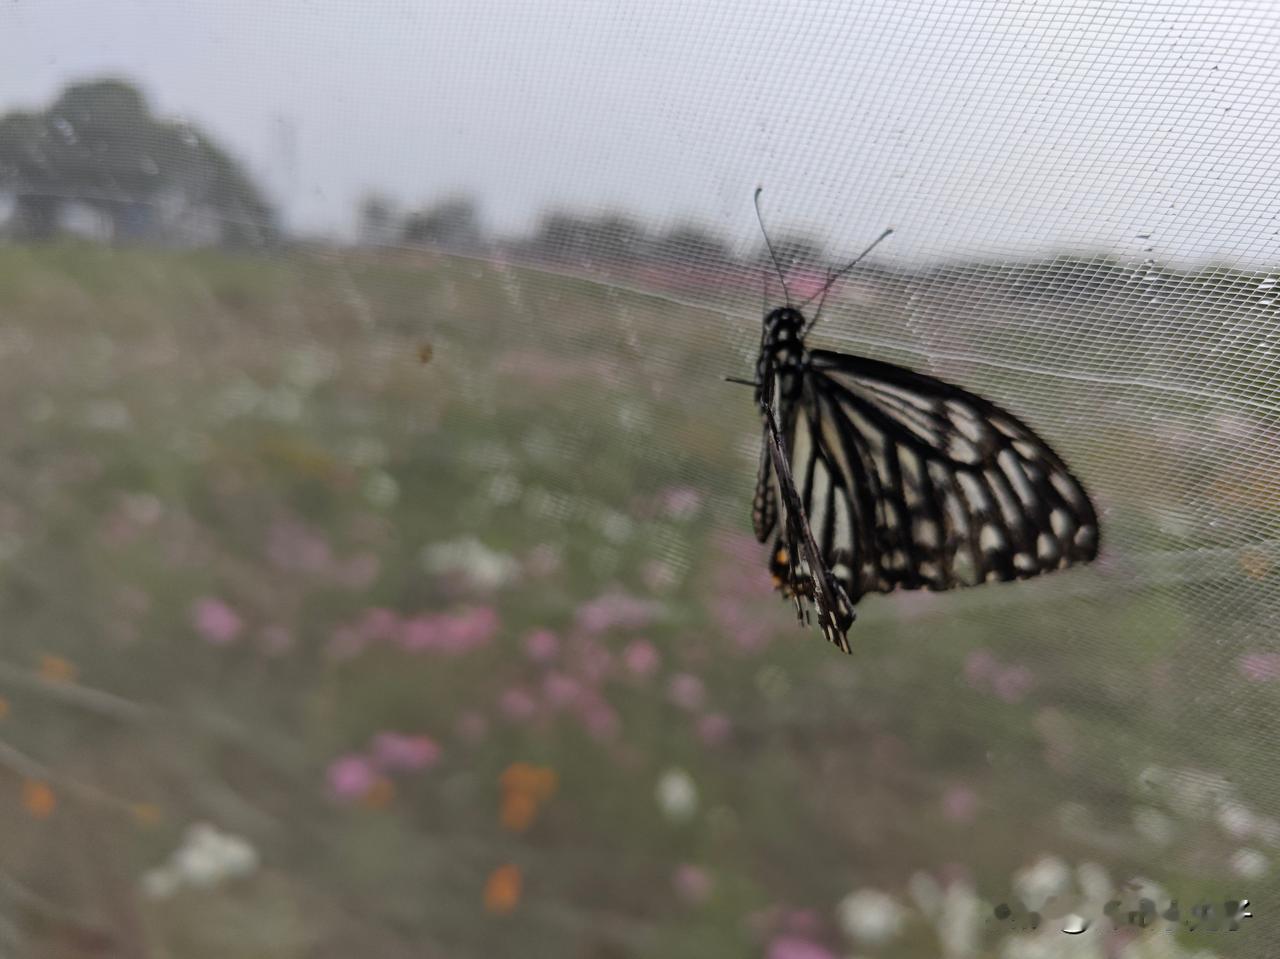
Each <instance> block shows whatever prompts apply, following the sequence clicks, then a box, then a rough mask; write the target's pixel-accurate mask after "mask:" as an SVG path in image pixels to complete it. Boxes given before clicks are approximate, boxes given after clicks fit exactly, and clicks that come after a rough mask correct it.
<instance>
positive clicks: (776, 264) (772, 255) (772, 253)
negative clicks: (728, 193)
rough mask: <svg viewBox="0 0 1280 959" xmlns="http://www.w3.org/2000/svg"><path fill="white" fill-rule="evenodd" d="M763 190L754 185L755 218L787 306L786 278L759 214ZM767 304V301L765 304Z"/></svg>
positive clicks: (788, 299) (788, 298)
mask: <svg viewBox="0 0 1280 959" xmlns="http://www.w3.org/2000/svg"><path fill="white" fill-rule="evenodd" d="M763 192H764V187H762V186H758V187H756V195H755V201H754V202H755V205H756V220H757V221H758V222H759V224H760V232H761V233H763V234H764V245H765V246H767V247H768V248H769V258H770V259H771V260H773V268H774V269H775V270H777V271H778V282H780V283H781V284H782V295H783V297H784V299H785V300H786V301H787V306H790V305H791V293H790V291H789V290H788V289H787V278H786V277H785V276H783V275H782V264H781V263H779V262H778V254H777V252H776V251H775V250H774V249H773V241H772V240H770V239H769V231H768V230H766V229H765V228H764V217H763V216H761V215H760V194H761V193H763ZM765 305H766V306H767V305H768V304H767V303H766V304H765Z"/></svg>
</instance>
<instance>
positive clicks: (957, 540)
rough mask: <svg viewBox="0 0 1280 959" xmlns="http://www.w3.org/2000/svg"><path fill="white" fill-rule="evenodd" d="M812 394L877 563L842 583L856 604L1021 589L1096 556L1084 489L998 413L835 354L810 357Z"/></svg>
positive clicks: (974, 399) (953, 391) (921, 379)
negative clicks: (1013, 584)
mask: <svg viewBox="0 0 1280 959" xmlns="http://www.w3.org/2000/svg"><path fill="white" fill-rule="evenodd" d="M805 390H806V392H805V396H806V406H807V407H808V411H809V414H810V419H811V421H812V420H816V421H817V422H818V423H819V424H820V425H821V427H822V429H823V437H824V443H823V444H822V445H823V446H824V448H825V449H829V450H833V451H834V450H838V451H839V452H838V453H836V454H835V455H834V457H833V458H834V459H835V460H836V461H837V462H839V463H840V472H841V483H840V486H841V488H842V489H845V490H848V491H850V493H849V495H850V497H851V499H852V500H853V505H854V507H855V509H854V512H855V514H857V515H858V516H859V517H860V518H862V519H863V520H864V525H866V526H868V527H869V529H867V530H864V534H865V533H869V535H864V540H865V541H867V542H868V543H869V553H870V555H869V557H868V561H867V562H864V563H863V564H861V565H860V566H859V568H858V571H857V575H856V576H854V577H851V578H850V579H849V580H848V581H846V582H845V587H846V589H847V590H848V592H849V595H850V597H851V598H852V599H853V600H854V601H855V602H856V601H857V598H858V597H859V596H861V595H863V594H864V593H868V592H889V591H891V590H893V589H897V588H905V589H918V588H921V587H926V588H930V589H950V588H953V587H957V586H968V585H976V584H978V583H981V582H989V581H997V580H1010V579H1023V578H1027V577H1030V576H1036V575H1039V574H1041V573H1044V572H1048V571H1050V570H1054V569H1061V568H1063V567H1066V566H1069V565H1072V564H1074V563H1083V562H1088V561H1089V560H1092V559H1093V558H1094V557H1095V556H1096V555H1097V549H1098V521H1097V516H1096V514H1095V512H1094V509H1093V506H1092V504H1091V503H1090V501H1089V497H1088V495H1087V494H1086V493H1085V491H1084V488H1083V487H1082V486H1081V484H1080V482H1079V481H1078V480H1077V479H1075V477H1074V476H1072V475H1071V473H1070V472H1069V471H1068V469H1067V467H1066V465H1065V464H1064V463H1063V462H1062V460H1061V459H1060V458H1059V457H1058V456H1057V455H1056V454H1055V453H1054V452H1053V450H1052V449H1050V448H1049V446H1048V444H1046V443H1045V442H1044V441H1043V440H1042V439H1040V437H1038V436H1037V435H1036V434H1035V432H1034V431H1032V430H1031V428H1030V427H1028V426H1027V425H1026V424H1025V423H1023V422H1021V421H1020V420H1018V419H1017V418H1016V417H1014V416H1013V415H1011V414H1009V413H1007V412H1006V411H1004V410H1002V409H1000V408H999V407H997V406H995V405H994V404H993V403H991V402H989V401H987V400H984V399H983V398H982V397H979V396H977V395H975V394H973V393H969V392H967V391H965V390H962V389H960V388H958V387H955V386H952V385H950V384H948V383H944V382H942V381H941V380H937V379H934V378H932V377H929V376H925V375H923V374H921V373H916V372H914V371H911V370H908V369H905V368H903V367H898V366H894V365H892V364H889V363H882V362H879V361H875V360H868V359H864V358H862V357H856V356H848V355H845V354H842V353H833V352H830V351H827V350H814V351H811V352H810V353H809V366H808V371H807V377H806V381H805ZM828 558H829V559H830V560H832V561H835V560H836V559H838V557H837V556H836V555H834V554H831V555H829V556H828ZM833 568H834V567H833Z"/></svg>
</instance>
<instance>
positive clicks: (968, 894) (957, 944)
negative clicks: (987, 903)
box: [938, 882, 982, 959]
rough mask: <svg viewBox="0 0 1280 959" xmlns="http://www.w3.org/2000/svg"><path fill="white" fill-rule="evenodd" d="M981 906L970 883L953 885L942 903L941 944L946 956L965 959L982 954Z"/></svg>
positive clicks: (948, 889) (950, 958) (939, 929)
mask: <svg viewBox="0 0 1280 959" xmlns="http://www.w3.org/2000/svg"><path fill="white" fill-rule="evenodd" d="M980 912H981V906H980V905H979V903H978V897H977V896H976V895H974V892H973V889H972V888H970V886H969V885H968V883H964V882H953V883H952V884H951V885H949V886H948V887H947V891H946V894H945V895H944V896H943V899H942V915H941V916H940V917H939V919H938V940H939V942H941V943H942V954H943V955H944V956H947V957H949V959H964V957H968V956H976V955H977V954H978V938H979V935H980V933H981V927H982V921H981V916H980Z"/></svg>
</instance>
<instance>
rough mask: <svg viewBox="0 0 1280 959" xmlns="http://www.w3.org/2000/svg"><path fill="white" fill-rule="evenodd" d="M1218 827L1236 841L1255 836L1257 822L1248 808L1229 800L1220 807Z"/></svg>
mask: <svg viewBox="0 0 1280 959" xmlns="http://www.w3.org/2000/svg"><path fill="white" fill-rule="evenodd" d="M1218 825H1219V826H1221V827H1222V829H1223V830H1224V831H1225V832H1226V833H1228V834H1229V835H1231V836H1234V837H1235V838H1236V839H1246V838H1248V837H1249V836H1251V835H1253V831H1254V829H1255V828H1256V826H1257V821H1256V819H1255V817H1254V815H1253V813H1252V812H1250V811H1249V809H1248V807H1246V806H1245V805H1243V804H1242V803H1238V802H1234V801H1231V800H1228V801H1227V802H1224V803H1223V804H1222V805H1221V806H1219V807H1218Z"/></svg>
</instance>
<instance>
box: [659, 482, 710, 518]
mask: <svg viewBox="0 0 1280 959" xmlns="http://www.w3.org/2000/svg"><path fill="white" fill-rule="evenodd" d="M660 495H661V497H662V508H663V510H664V511H665V512H666V514H667V515H668V516H670V517H671V518H672V519H680V520H687V519H691V518H692V517H693V516H694V514H696V513H697V512H698V507H699V506H701V505H702V494H701V493H699V492H698V491H697V490H696V489H690V488H689V487H688V486H670V487H668V488H667V489H664V490H663V491H662V493H661V494H660Z"/></svg>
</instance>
